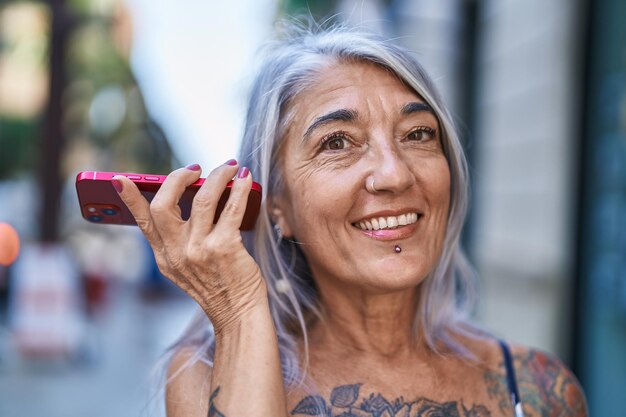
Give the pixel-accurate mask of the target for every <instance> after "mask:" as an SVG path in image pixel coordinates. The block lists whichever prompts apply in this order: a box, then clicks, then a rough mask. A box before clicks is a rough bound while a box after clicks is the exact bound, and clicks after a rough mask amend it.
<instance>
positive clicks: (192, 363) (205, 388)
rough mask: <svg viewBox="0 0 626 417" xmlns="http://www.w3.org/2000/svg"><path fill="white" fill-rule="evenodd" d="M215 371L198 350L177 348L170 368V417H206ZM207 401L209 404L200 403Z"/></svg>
mask: <svg viewBox="0 0 626 417" xmlns="http://www.w3.org/2000/svg"><path fill="white" fill-rule="evenodd" d="M211 372H212V368H211V366H209V365H208V364H207V363H206V362H204V361H203V360H201V359H200V358H199V356H198V352H197V349H196V348H193V347H180V348H177V349H176V350H175V351H174V352H173V354H172V357H171V359H170V362H169V365H168V367H167V382H166V386H165V403H166V408H167V415H168V416H206V415H207V412H208V409H209V400H208V399H209V396H210V388H211ZM203 398H206V401H202V400H199V399H203Z"/></svg>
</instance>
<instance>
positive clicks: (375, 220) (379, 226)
mask: <svg viewBox="0 0 626 417" xmlns="http://www.w3.org/2000/svg"><path fill="white" fill-rule="evenodd" d="M419 218H420V215H419V214H417V213H406V214H401V215H399V216H386V217H372V218H371V219H367V220H361V221H359V222H356V223H352V225H353V226H354V227H356V228H357V229H361V230H370V231H371V230H390V229H397V228H398V227H402V226H408V225H410V224H413V223H416V222H417V220H418V219H419Z"/></svg>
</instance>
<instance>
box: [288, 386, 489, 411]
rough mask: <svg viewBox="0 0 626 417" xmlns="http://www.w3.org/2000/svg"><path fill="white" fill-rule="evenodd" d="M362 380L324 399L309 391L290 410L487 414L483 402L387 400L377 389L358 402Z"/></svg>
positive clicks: (422, 399)
mask: <svg viewBox="0 0 626 417" xmlns="http://www.w3.org/2000/svg"><path fill="white" fill-rule="evenodd" d="M361 385H362V384H351V385H341V386H338V387H336V388H335V389H333V391H332V392H331V394H330V401H329V402H328V403H327V402H326V400H324V398H322V397H321V396H319V395H309V396H307V397H305V398H304V399H303V400H302V401H300V402H299V403H298V405H296V407H295V408H294V409H293V410H292V411H291V414H292V415H294V416H302V415H304V416H316V417H490V416H491V413H490V412H489V410H488V409H487V408H486V407H485V406H482V405H473V406H472V407H471V408H466V407H465V405H464V404H463V402H460V403H459V402H457V401H449V402H445V403H438V402H436V401H432V400H430V399H427V398H424V397H420V398H418V399H416V400H414V401H406V400H404V398H403V397H398V398H396V399H395V400H393V401H389V400H387V399H386V398H385V397H383V396H382V395H381V394H380V393H378V394H370V395H369V397H365V398H363V399H362V400H361V401H360V402H359V401H358V399H359V391H360V388H361Z"/></svg>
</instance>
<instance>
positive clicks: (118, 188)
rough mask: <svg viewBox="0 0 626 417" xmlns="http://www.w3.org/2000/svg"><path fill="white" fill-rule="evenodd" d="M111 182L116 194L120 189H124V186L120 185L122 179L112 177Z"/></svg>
mask: <svg viewBox="0 0 626 417" xmlns="http://www.w3.org/2000/svg"><path fill="white" fill-rule="evenodd" d="M111 184H113V188H115V191H117V193H118V194H119V193H121V192H122V190H123V189H124V186H123V185H122V181H120V180H116V179H112V180H111Z"/></svg>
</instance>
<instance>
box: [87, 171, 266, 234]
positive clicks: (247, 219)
mask: <svg viewBox="0 0 626 417" xmlns="http://www.w3.org/2000/svg"><path fill="white" fill-rule="evenodd" d="M116 175H123V176H125V177H126V178H128V179H130V180H131V181H133V182H134V183H135V184H136V185H137V188H139V191H140V192H141V194H143V196H144V197H145V198H146V200H148V202H150V201H152V199H153V198H154V196H155V195H156V192H157V191H158V190H159V188H160V187H161V184H163V181H164V180H165V178H166V175H152V174H134V173H123V172H94V171H85V172H79V173H78V175H76V192H77V194H78V202H79V204H80V211H81V213H82V215H83V217H84V218H85V219H86V220H88V221H90V222H92V223H100V224H120V225H137V223H136V222H135V218H134V217H133V215H132V214H131V212H130V211H129V210H128V207H126V204H124V202H123V201H122V199H121V198H120V196H119V195H118V194H117V192H116V191H115V188H113V184H112V183H111V180H112V179H113V177H114V176H116ZM203 183H204V178H200V179H199V180H198V181H196V182H194V183H193V184H191V185H190V186H189V187H187V189H186V190H185V191H184V192H183V195H182V196H181V198H180V201H179V202H178V205H179V206H180V211H181V215H182V218H183V220H187V219H189V215H190V214H191V205H192V202H193V198H194V196H195V195H196V192H197V191H198V189H199V188H200V186H201V185H202V184H203ZM232 184H233V181H230V182H229V183H228V184H226V189H225V190H224V192H223V193H222V196H221V197H220V200H219V202H218V204H217V211H216V214H215V218H214V219H213V223H215V222H217V220H218V219H219V217H220V213H221V212H222V210H223V209H224V205H225V204H226V201H227V200H228V196H229V195H230V189H231V187H232ZM260 207H261V185H260V184H258V183H256V182H253V183H252V189H251V190H250V194H249V195H248V203H247V206H246V212H245V214H244V216H243V220H242V222H241V227H240V229H241V230H251V229H253V228H254V224H255V223H256V218H257V216H258V215H259V209H260Z"/></svg>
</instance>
